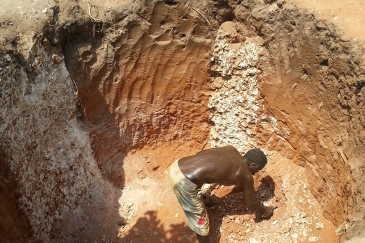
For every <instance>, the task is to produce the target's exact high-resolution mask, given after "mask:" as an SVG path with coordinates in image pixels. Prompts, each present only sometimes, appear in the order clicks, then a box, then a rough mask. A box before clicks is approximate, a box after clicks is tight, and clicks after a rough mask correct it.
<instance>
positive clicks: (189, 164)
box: [179, 149, 275, 243]
mask: <svg viewBox="0 0 365 243" xmlns="http://www.w3.org/2000/svg"><path fill="white" fill-rule="evenodd" d="M216 151H218V150H216ZM216 151H215V149H210V150H204V151H201V152H199V153H197V154H196V155H193V156H189V157H185V158H182V159H180V160H179V168H180V170H181V172H182V173H183V174H184V175H185V177H186V178H188V179H189V180H190V181H191V182H193V183H195V184H196V185H198V186H199V187H201V186H202V185H203V184H205V183H208V184H211V183H218V184H235V185H241V186H243V188H244V195H245V201H246V205H247V207H248V208H249V209H250V210H252V211H255V212H258V213H259V214H261V215H262V216H261V217H263V218H267V217H270V216H271V215H272V213H273V210H274V209H275V207H265V206H263V205H261V204H260V203H258V202H256V200H255V198H254V180H253V175H255V174H256V173H257V172H258V171H260V170H261V169H262V168H260V167H259V165H258V164H256V163H250V162H249V161H245V160H244V159H243V158H242V161H244V162H243V163H242V162H237V159H236V161H234V160H231V159H230V158H231V156H230V155H229V154H227V155H225V154H223V158H224V157H227V159H226V160H224V163H222V161H216V160H214V158H215V157H217V156H216V154H215V152H216ZM221 154H222V153H221ZM221 154H220V155H219V156H220V157H221V158H222V155H221ZM236 157H237V156H236ZM208 236H209V235H207V236H201V235H198V234H197V238H198V240H199V243H205V242H208Z"/></svg>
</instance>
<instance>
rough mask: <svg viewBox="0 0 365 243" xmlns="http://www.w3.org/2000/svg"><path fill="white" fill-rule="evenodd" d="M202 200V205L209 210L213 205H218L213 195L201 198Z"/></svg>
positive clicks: (216, 198)
mask: <svg viewBox="0 0 365 243" xmlns="http://www.w3.org/2000/svg"><path fill="white" fill-rule="evenodd" d="M203 200H204V204H205V206H206V207H208V208H210V207H214V206H215V205H218V204H219V200H218V197H217V196H215V195H213V196H205V195H204V196H203Z"/></svg>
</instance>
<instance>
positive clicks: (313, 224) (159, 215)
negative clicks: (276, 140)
mask: <svg viewBox="0 0 365 243" xmlns="http://www.w3.org/2000/svg"><path fill="white" fill-rule="evenodd" d="M198 150H199V149H198V148H195V147H194V146H192V145H190V146H189V145H188V146H184V147H182V146H173V145H172V146H165V147H163V148H159V149H158V150H155V149H143V150H139V151H136V152H133V153H130V154H129V155H128V156H127V157H126V159H125V161H124V170H125V174H126V181H125V187H124V189H123V194H122V197H121V198H120V199H119V203H120V206H121V207H120V216H121V217H123V218H125V219H126V224H125V225H121V226H120V228H119V231H118V236H117V240H116V242H134V243H139V242H141V243H142V242H151V243H157V242H175V243H176V242H196V243H197V242H198V241H197V240H196V236H195V233H193V232H192V231H191V230H190V229H189V228H188V227H187V223H186V219H185V215H184V213H183V211H182V209H181V207H180V205H179V203H178V201H177V199H176V198H175V195H174V194H173V192H172V190H171V188H170V185H169V182H168V178H167V174H166V169H167V166H168V165H169V164H170V163H171V162H173V161H174V160H175V159H177V158H179V157H181V156H186V155H189V154H194V153H195V152H197V151H198ZM268 158H269V161H268V164H267V166H266V167H265V168H264V170H263V171H261V172H260V173H259V174H257V175H256V176H255V188H256V191H257V193H256V198H257V199H258V200H261V201H263V202H264V204H265V205H276V206H278V209H276V210H275V212H274V214H273V216H272V217H271V218H270V219H267V220H257V219H256V218H255V214H254V213H252V212H249V211H248V210H247V208H246V206H245V202H244V195H243V190H242V188H239V187H236V186H234V185H216V184H212V185H204V186H203V188H204V189H205V191H206V192H208V193H211V194H212V195H216V196H217V197H218V198H219V205H217V206H214V207H212V208H208V214H209V218H210V237H211V238H210V242H212V243H218V242H221V243H226V242H227V243H228V242H249V243H258V242H262V243H263V242H265V243H267V242H275V243H278V242H279V243H280V242H326V243H328V242H338V237H337V235H336V234H335V230H336V227H335V226H334V225H333V224H332V223H331V222H330V221H329V220H327V219H326V218H324V217H323V215H322V210H321V206H320V205H319V204H318V202H317V201H316V200H315V198H314V196H313V195H312V194H311V192H310V189H309V184H308V181H307V178H306V176H305V170H304V168H302V167H300V166H298V165H295V164H294V163H293V161H290V160H288V159H285V158H283V157H282V156H280V155H279V154H277V153H276V152H273V153H270V155H269V156H268Z"/></svg>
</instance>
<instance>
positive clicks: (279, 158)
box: [0, 1, 365, 242]
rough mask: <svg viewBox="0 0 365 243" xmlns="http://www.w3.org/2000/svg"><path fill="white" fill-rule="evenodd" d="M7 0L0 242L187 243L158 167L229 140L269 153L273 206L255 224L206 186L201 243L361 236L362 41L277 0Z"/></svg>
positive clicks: (265, 188)
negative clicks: (207, 231) (206, 239)
mask: <svg viewBox="0 0 365 243" xmlns="http://www.w3.org/2000/svg"><path fill="white" fill-rule="evenodd" d="M351 3H354V2H352V1H351ZM355 3H356V1H355ZM17 4H18V8H17V9H16V8H14V3H13V2H12V1H7V2H5V3H4V6H3V10H2V11H3V14H2V16H3V17H1V23H0V27H1V29H2V30H3V31H2V32H1V33H2V34H1V35H0V40H1V42H2V47H1V53H2V55H1V60H0V61H1V62H0V68H1V70H0V71H1V82H0V83H1V91H0V95H1V101H0V102H1V109H0V112H1V113H0V134H1V138H2V139H1V143H0V154H1V158H0V168H1V169H2V170H1V174H0V175H1V178H0V182H1V183H0V186H1V190H0V197H1V202H0V206H1V209H2V210H1V214H0V215H1V218H2V220H1V228H0V237H1V238H0V239H1V240H4V241H5V242H7V241H8V242H27V241H28V242H37V241H40V242H84V241H86V242H94V241H96V242H171V241H177V242H192V241H194V239H195V236H194V234H192V233H191V232H190V230H189V229H188V228H187V227H186V224H185V220H184V217H183V212H181V210H180V209H179V208H178V204H177V202H176V199H175V198H174V196H173V195H171V191H170V189H169V187H168V186H167V185H168V182H167V181H166V177H165V174H164V171H165V169H166V167H167V166H168V164H169V163H171V162H172V161H173V160H174V159H177V158H179V157H181V156H185V155H188V154H192V153H195V152H197V151H199V150H201V149H204V148H208V147H214V146H221V145H225V144H233V145H235V146H236V147H237V148H238V149H239V150H240V151H241V152H242V153H243V152H244V151H246V150H247V149H249V148H252V147H262V148H263V149H264V151H265V152H266V153H267V154H268V156H269V161H271V163H270V165H269V166H268V168H266V170H265V171H264V172H263V173H262V174H261V175H260V176H259V177H257V178H256V182H257V183H256V186H257V199H258V200H263V201H265V203H266V204H277V205H278V206H279V209H278V210H277V211H276V212H275V214H274V216H273V218H271V219H270V220H267V221H257V220H255V218H254V215H253V214H252V212H249V211H247V209H246V208H245V205H244V203H243V201H244V198H243V194H242V191H240V189H239V188H236V189H232V188H231V187H220V186H218V185H207V186H206V190H207V193H212V194H215V195H217V196H218V197H219V198H220V199H219V200H220V205H219V206H217V207H215V208H212V209H210V210H209V214H210V217H211V234H212V238H214V239H212V242H242V241H249V242H312V241H317V242H336V241H337V237H338V236H340V237H339V240H340V241H344V240H346V239H349V238H351V237H353V236H357V237H361V232H362V230H363V224H364V220H363V218H362V215H363V214H364V212H363V201H364V195H363V193H362V191H363V190H364V189H363V186H362V185H363V177H362V174H363V170H364V159H363V154H362V153H363V149H364V137H365V134H364V125H363V124H365V123H364V111H365V109H364V92H365V91H364V88H363V86H364V83H365V81H364V65H363V45H362V43H361V42H358V41H353V39H352V38H350V37H349V36H347V35H346V30H342V32H339V29H338V28H337V26H336V25H334V24H333V22H332V21H331V19H330V18H322V17H321V16H322V15H320V14H316V13H317V12H316V11H309V10H304V9H300V8H297V7H295V5H294V4H292V2H285V1H264V2H256V1H202V2H198V3H196V2H194V1H123V2H119V1H83V2H82V1H67V2H64V1H54V2H53V1H52V2H48V3H44V2H42V1H33V2H25V1H20V2H17ZM345 9H346V8H345ZM360 39H361V38H360ZM237 205H240V207H238V206H237ZM3 219H4V220H3ZM268 229H269V230H268ZM336 229H337V230H336ZM335 230H336V233H337V235H338V236H336V235H335ZM263 231H265V232H266V233H265V234H263V233H261V232H263ZM259 233H260V234H259ZM358 235H360V236H358Z"/></svg>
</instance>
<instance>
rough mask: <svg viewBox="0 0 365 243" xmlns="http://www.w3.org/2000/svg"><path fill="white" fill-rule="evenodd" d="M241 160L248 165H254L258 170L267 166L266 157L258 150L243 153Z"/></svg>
mask: <svg viewBox="0 0 365 243" xmlns="http://www.w3.org/2000/svg"><path fill="white" fill-rule="evenodd" d="M243 159H244V160H246V162H247V163H249V164H252V163H256V164H257V166H258V168H259V169H262V168H264V167H265V165H266V164H267V158H266V155H265V154H264V152H262V151H261V150H260V149H250V150H249V151H247V152H246V153H245V155H244V156H243Z"/></svg>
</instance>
